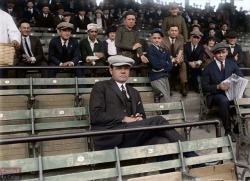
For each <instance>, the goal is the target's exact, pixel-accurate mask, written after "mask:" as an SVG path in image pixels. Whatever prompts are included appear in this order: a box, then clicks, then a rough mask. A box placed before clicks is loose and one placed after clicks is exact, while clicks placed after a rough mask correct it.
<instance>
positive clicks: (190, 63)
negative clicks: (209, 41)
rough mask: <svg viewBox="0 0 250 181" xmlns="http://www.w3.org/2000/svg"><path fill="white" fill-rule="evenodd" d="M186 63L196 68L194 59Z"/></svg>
mask: <svg viewBox="0 0 250 181" xmlns="http://www.w3.org/2000/svg"><path fill="white" fill-rule="evenodd" d="M188 65H189V66H190V67H191V68H193V69H195V68H197V67H196V64H195V62H194V61H193V62H188Z"/></svg>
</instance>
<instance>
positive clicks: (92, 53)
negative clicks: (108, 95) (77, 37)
mask: <svg viewBox="0 0 250 181" xmlns="http://www.w3.org/2000/svg"><path fill="white" fill-rule="evenodd" d="M97 33H98V29H97V24H94V23H90V24H88V25H87V34H88V37H87V38H85V39H83V40H81V41H80V51H81V59H82V61H83V65H84V66H91V65H92V66H104V65H105V55H104V50H103V43H102V42H101V41H100V40H98V39H97V38H96V37H97ZM105 74H106V70H105V69H97V70H96V69H85V71H84V75H85V77H91V76H97V77H103V76H105Z"/></svg>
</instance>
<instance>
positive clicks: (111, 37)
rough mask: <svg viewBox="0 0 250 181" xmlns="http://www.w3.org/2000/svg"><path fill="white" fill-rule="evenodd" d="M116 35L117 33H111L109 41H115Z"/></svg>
mask: <svg viewBox="0 0 250 181" xmlns="http://www.w3.org/2000/svg"><path fill="white" fill-rule="evenodd" d="M115 35H116V32H110V33H109V39H110V40H115Z"/></svg>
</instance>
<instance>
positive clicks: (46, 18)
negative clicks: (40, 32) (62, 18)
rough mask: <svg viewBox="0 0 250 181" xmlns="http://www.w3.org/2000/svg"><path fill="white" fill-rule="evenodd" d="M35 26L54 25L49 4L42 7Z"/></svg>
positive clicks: (46, 26) (48, 26)
mask: <svg viewBox="0 0 250 181" xmlns="http://www.w3.org/2000/svg"><path fill="white" fill-rule="evenodd" d="M36 26H38V27H45V28H53V27H54V17H53V15H52V14H51V13H50V10H49V5H47V4H45V5H44V6H43V8H42V12H41V13H40V15H39V16H38V18H37V22H36Z"/></svg>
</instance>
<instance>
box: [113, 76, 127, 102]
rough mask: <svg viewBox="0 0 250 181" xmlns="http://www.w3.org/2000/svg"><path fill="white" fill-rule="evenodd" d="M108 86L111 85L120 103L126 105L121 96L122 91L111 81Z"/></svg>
mask: <svg viewBox="0 0 250 181" xmlns="http://www.w3.org/2000/svg"><path fill="white" fill-rule="evenodd" d="M110 84H111V88H112V89H113V90H114V91H115V93H116V94H117V96H118V97H119V98H120V99H121V101H122V102H123V104H124V105H126V103H125V100H124V98H123V95H122V91H121V90H120V89H119V87H118V86H117V84H116V82H115V81H114V80H113V79H111V80H110Z"/></svg>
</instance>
